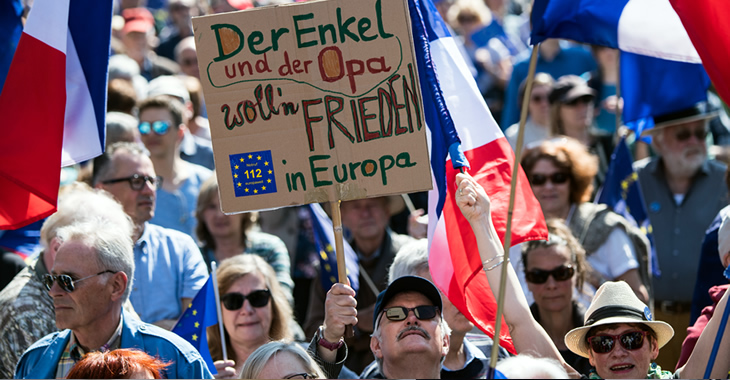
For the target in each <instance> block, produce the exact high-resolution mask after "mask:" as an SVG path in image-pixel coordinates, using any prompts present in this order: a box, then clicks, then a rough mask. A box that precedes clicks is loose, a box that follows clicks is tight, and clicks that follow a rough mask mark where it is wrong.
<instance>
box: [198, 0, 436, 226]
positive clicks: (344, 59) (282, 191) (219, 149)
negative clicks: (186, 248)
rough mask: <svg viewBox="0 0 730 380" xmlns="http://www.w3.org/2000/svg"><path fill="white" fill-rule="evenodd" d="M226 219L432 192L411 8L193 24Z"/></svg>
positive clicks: (289, 9)
mask: <svg viewBox="0 0 730 380" xmlns="http://www.w3.org/2000/svg"><path fill="white" fill-rule="evenodd" d="M193 26H194V31H195V42H196V45H197V52H198V63H199V66H200V77H201V82H202V85H203V90H204V93H205V103H206V106H207V108H208V117H209V120H210V128H211V136H212V140H213V150H214V153H215V163H216V173H217V175H218V182H219V187H220V195H221V204H222V209H223V211H224V212H226V213H232V212H242V211H251V210H262V209H270V208H276V207H282V206H291V205H299V204H306V203H313V202H326V201H333V200H338V199H339V200H350V199H359V198H366V197H373V196H381V195H390V194H400V193H408V192H414V191H422V190H429V189H430V188H431V169H430V165H429V158H428V151H427V145H426V125H425V123H424V121H423V107H422V103H421V89H420V86H419V82H418V73H417V71H416V62H415V58H414V55H413V46H412V38H411V28H410V19H409V16H408V6H407V3H406V1H405V0H401V1H398V0H327V1H314V2H308V3H300V4H291V5H281V6H273V7H265V8H256V9H252V10H248V11H241V12H231V13H225V14H219V15H212V16H205V17H198V18H194V19H193Z"/></svg>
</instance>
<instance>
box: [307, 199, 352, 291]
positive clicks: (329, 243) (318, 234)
mask: <svg viewBox="0 0 730 380" xmlns="http://www.w3.org/2000/svg"><path fill="white" fill-rule="evenodd" d="M307 208H308V210H309V214H310V215H311V218H312V230H313V231H314V242H315V244H316V245H317V251H318V252H319V264H320V265H319V266H320V270H319V276H320V281H321V282H322V289H324V290H325V291H327V290H329V288H331V287H332V285H333V284H334V283H336V282H337V276H338V273H337V256H336V255H335V249H334V247H335V231H334V230H333V228H332V221H331V220H330V218H329V217H328V216H327V213H325V212H324V210H323V209H322V206H320V205H319V204H318V203H313V204H309V205H307ZM343 245H344V249H345V266H346V267H347V278H348V279H349V280H350V287H351V288H352V289H353V290H354V291H355V293H357V290H358V289H359V288H360V268H359V266H358V259H357V254H355V251H354V250H353V249H352V247H350V244H348V243H347V242H346V241H344V242H343Z"/></svg>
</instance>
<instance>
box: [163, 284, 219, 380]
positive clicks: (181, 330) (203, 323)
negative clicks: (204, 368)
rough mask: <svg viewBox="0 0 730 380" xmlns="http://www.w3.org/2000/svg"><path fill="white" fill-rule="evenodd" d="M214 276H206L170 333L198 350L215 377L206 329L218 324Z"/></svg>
mask: <svg viewBox="0 0 730 380" xmlns="http://www.w3.org/2000/svg"><path fill="white" fill-rule="evenodd" d="M214 276H215V274H213V275H211V276H208V281H206V282H205V285H203V287H202V288H200V290H199V291H198V294H196V295H195V298H193V302H191V303H190V305H188V308H187V309H186V310H185V312H184V313H183V315H182V316H180V319H178V320H177V323H176V324H175V327H173V328H172V332H174V333H175V334H177V335H180V337H182V338H183V339H185V340H187V341H188V342H190V344H192V345H193V347H195V349H197V350H198V352H199V353H200V356H201V357H202V358H203V360H204V361H205V364H207V365H208V369H209V370H210V372H211V373H213V374H214V375H215V374H216V373H217V372H216V369H215V365H213V357H212V356H211V355H210V349H209V348H208V334H207V328H208V327H209V326H213V325H215V324H217V323H218V311H217V310H216V297H215V286H216V285H215V281H214Z"/></svg>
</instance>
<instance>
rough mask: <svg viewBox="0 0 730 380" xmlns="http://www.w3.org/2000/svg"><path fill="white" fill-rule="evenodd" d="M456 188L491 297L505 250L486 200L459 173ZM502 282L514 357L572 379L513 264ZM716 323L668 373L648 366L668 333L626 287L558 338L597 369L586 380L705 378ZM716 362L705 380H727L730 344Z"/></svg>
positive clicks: (607, 288) (608, 286)
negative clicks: (551, 362) (538, 361)
mask: <svg viewBox="0 0 730 380" xmlns="http://www.w3.org/2000/svg"><path fill="white" fill-rule="evenodd" d="M456 185H457V191H456V204H457V205H458V207H459V209H460V210H461V212H462V214H463V215H464V217H465V218H466V219H467V220H468V221H469V224H470V225H471V228H472V230H473V232H474V236H475V237H476V241H477V246H478V249H479V256H480V259H481V260H482V262H483V263H484V268H485V269H484V272H485V273H486V276H487V279H488V280H489V287H490V289H491V291H492V293H493V294H494V296H495V297H497V295H498V294H499V290H500V286H501V273H502V270H501V269H502V267H501V266H502V265H503V264H505V263H506V262H509V259H505V258H504V256H503V255H502V254H501V253H502V252H503V250H502V246H501V244H500V239H499V236H498V235H497V231H496V230H495V228H494V224H493V222H492V218H491V211H490V200H489V197H488V196H487V194H486V192H485V191H484V188H482V186H481V185H479V184H478V183H477V182H476V181H475V180H474V179H473V178H472V177H470V176H469V175H468V174H461V173H460V174H457V175H456ZM495 269H499V270H495ZM505 280H506V281H505V283H504V284H505V289H504V291H505V298H504V299H505V303H504V307H503V310H504V314H503V316H504V319H505V322H506V323H507V326H508V327H509V331H510V335H511V336H512V341H513V343H514V345H515V348H516V349H517V352H518V353H520V352H527V351H530V352H533V353H535V354H537V355H538V356H541V357H548V358H553V359H556V360H558V361H559V362H560V363H561V364H563V365H564V367H565V368H566V370H567V371H568V373H569V374H572V375H575V374H576V372H575V370H574V369H573V368H572V367H571V366H569V365H567V364H565V361H564V360H563V358H562V357H561V356H560V354H559V353H558V350H557V348H556V346H555V344H554V343H553V341H552V340H551V339H550V337H549V335H548V334H547V333H546V332H545V330H544V329H543V328H542V327H541V326H540V325H539V324H538V323H537V322H536V321H535V318H533V317H532V314H531V313H529V312H528V306H527V302H526V300H525V297H524V294H523V293H522V292H521V291H520V285H519V281H518V280H517V276H516V274H515V272H514V269H512V266H511V265H508V266H507V278H506V279H505ZM728 297H730V293H726V294H725V295H724V296H723V298H722V299H721V300H720V302H719V303H718V306H717V311H716V314H715V315H716V316H717V313H720V315H722V314H723V313H724V312H725V308H726V307H727V302H728ZM721 319H722V318H721V317H717V318H715V317H713V318H711V319H710V321H709V322H708V324H707V327H706V328H705V330H704V331H703V332H702V335H701V336H700V338H699V340H698V342H697V346H696V347H695V350H694V351H693V352H692V355H691V356H690V358H689V360H688V361H687V364H686V365H684V366H683V367H682V368H680V369H678V370H677V372H676V373H674V374H672V373H671V372H668V371H662V370H661V368H659V367H658V366H657V365H656V364H655V363H653V361H654V360H655V359H656V358H657V356H658V355H659V349H660V348H661V347H662V346H663V345H665V344H666V343H667V342H668V341H669V340H670V339H671V338H672V335H673V334H674V331H673V329H672V327H671V326H670V325H669V324H667V323H665V322H660V321H654V320H653V317H652V313H651V311H650V310H649V307H647V306H646V304H644V303H643V302H642V301H640V300H639V299H638V298H637V297H636V295H635V294H634V292H633V291H632V289H631V288H630V287H629V286H628V285H627V284H626V283H625V282H620V281H619V282H606V283H604V284H603V285H602V286H601V287H600V288H599V289H598V291H597V292H596V295H595V297H594V298H593V301H592V302H591V305H590V306H589V307H588V309H587V310H586V313H585V317H584V321H583V326H582V327H579V328H575V329H573V330H571V331H569V332H568V333H567V334H566V335H565V338H564V339H565V345H566V346H567V347H568V349H570V350H571V351H572V352H574V353H575V354H577V355H580V356H583V357H585V358H588V359H589V361H590V363H591V364H592V365H593V366H594V367H595V371H593V372H590V374H589V375H588V376H589V377H590V378H603V379H639V378H689V379H698V378H706V377H707V376H705V375H704V372H705V368H706V367H707V364H708V362H709V359H710V354H711V352H712V350H713V343H715V337H716V335H717V334H718V330H719V327H720V324H721ZM716 357H717V360H715V362H714V365H713V367H712V369H711V372H710V374H709V378H725V377H727V374H728V371H730V360H727V358H728V357H730V339H727V337H726V339H722V341H721V342H720V343H719V344H718V345H717V356H716ZM584 375H585V374H584Z"/></svg>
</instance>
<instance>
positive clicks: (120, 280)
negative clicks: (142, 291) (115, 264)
mask: <svg viewBox="0 0 730 380" xmlns="http://www.w3.org/2000/svg"><path fill="white" fill-rule="evenodd" d="M110 281H111V286H112V300H113V301H116V300H119V299H122V297H123V296H124V291H125V290H126V289H127V285H128V284H129V278H128V277H127V274H126V273H124V272H121V271H120V272H117V273H114V274H113V275H112V278H111V279H110Z"/></svg>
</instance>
